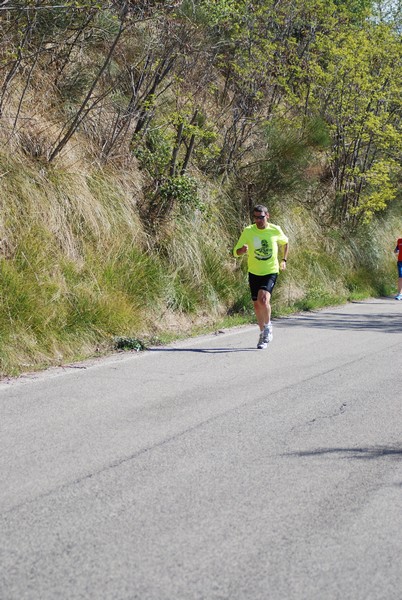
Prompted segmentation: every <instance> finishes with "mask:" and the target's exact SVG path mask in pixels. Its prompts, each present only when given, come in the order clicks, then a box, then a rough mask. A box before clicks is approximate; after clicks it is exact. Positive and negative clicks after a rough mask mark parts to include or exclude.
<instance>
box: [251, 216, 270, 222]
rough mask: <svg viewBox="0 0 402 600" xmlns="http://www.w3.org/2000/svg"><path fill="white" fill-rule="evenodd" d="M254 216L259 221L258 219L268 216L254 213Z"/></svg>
mask: <svg viewBox="0 0 402 600" xmlns="http://www.w3.org/2000/svg"><path fill="white" fill-rule="evenodd" d="M253 216H254V219H255V220H256V221H257V220H258V221H259V220H262V219H265V217H266V216H267V215H253Z"/></svg>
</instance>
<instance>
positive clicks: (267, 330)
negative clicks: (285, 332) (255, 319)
mask: <svg viewBox="0 0 402 600" xmlns="http://www.w3.org/2000/svg"><path fill="white" fill-rule="evenodd" d="M262 333H263V341H264V342H265V343H266V344H269V342H272V340H273V339H274V334H273V333H272V325H267V326H266V327H264V330H263V332H262Z"/></svg>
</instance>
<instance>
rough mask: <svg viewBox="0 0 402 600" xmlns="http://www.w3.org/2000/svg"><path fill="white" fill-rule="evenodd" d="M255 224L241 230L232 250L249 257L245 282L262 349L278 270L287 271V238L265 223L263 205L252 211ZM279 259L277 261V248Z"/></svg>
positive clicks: (269, 338)
mask: <svg viewBox="0 0 402 600" xmlns="http://www.w3.org/2000/svg"><path fill="white" fill-rule="evenodd" d="M253 218H254V221H255V223H254V225H249V226H248V227H245V229H244V230H243V232H242V234H241V236H240V238H239V241H238V242H237V244H236V246H235V247H234V249H233V254H234V256H236V257H238V256H242V255H243V254H248V280H249V285H250V292H251V298H252V300H253V303H254V310H255V314H256V317H257V322H258V325H259V328H260V337H259V339H258V344H257V348H259V349H260V350H263V349H264V348H266V347H267V346H268V343H269V342H271V341H272V337H273V335H272V323H271V304H270V302H271V295H272V290H273V289H274V286H275V283H276V279H277V277H278V273H279V268H280V269H281V270H282V271H283V270H285V269H286V261H287V257H288V251H289V245H288V238H287V237H286V235H285V234H284V233H283V231H282V229H281V228H280V227H279V226H278V225H273V224H272V223H268V219H269V213H268V209H267V207H266V206H263V205H262V204H257V205H256V206H255V207H254V210H253ZM279 246H280V247H281V255H282V258H281V260H280V263H279V260H278V247H279Z"/></svg>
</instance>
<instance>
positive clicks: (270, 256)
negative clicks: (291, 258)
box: [233, 223, 288, 275]
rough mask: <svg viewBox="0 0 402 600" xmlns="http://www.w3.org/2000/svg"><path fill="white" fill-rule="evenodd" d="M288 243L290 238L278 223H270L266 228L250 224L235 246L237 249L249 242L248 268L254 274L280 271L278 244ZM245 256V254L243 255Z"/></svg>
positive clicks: (234, 252) (234, 251)
mask: <svg viewBox="0 0 402 600" xmlns="http://www.w3.org/2000/svg"><path fill="white" fill-rule="evenodd" d="M287 243H288V238H287V237H286V235H285V234H284V233H283V231H282V229H281V228H280V227H279V226H278V225H273V224H272V223H268V226H267V227H266V229H258V227H257V225H255V224H254V225H249V226H248V227H246V228H245V229H244V230H243V233H242V234H241V236H240V238H239V241H238V242H237V244H236V246H235V247H234V248H233V254H234V256H236V258H240V257H239V256H237V254H236V251H237V250H238V249H239V248H241V247H242V246H244V244H247V246H248V253H247V260H248V270H249V272H250V273H253V274H254V275H268V274H271V273H279V261H278V246H283V245H284V244H287ZM242 256H244V255H242Z"/></svg>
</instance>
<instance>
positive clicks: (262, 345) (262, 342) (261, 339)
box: [257, 331, 268, 350]
mask: <svg viewBox="0 0 402 600" xmlns="http://www.w3.org/2000/svg"><path fill="white" fill-rule="evenodd" d="M267 346H268V342H267V341H265V340H264V332H263V331H261V333H260V337H259V338H258V344H257V348H258V349H259V350H265V348H266V347H267Z"/></svg>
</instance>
